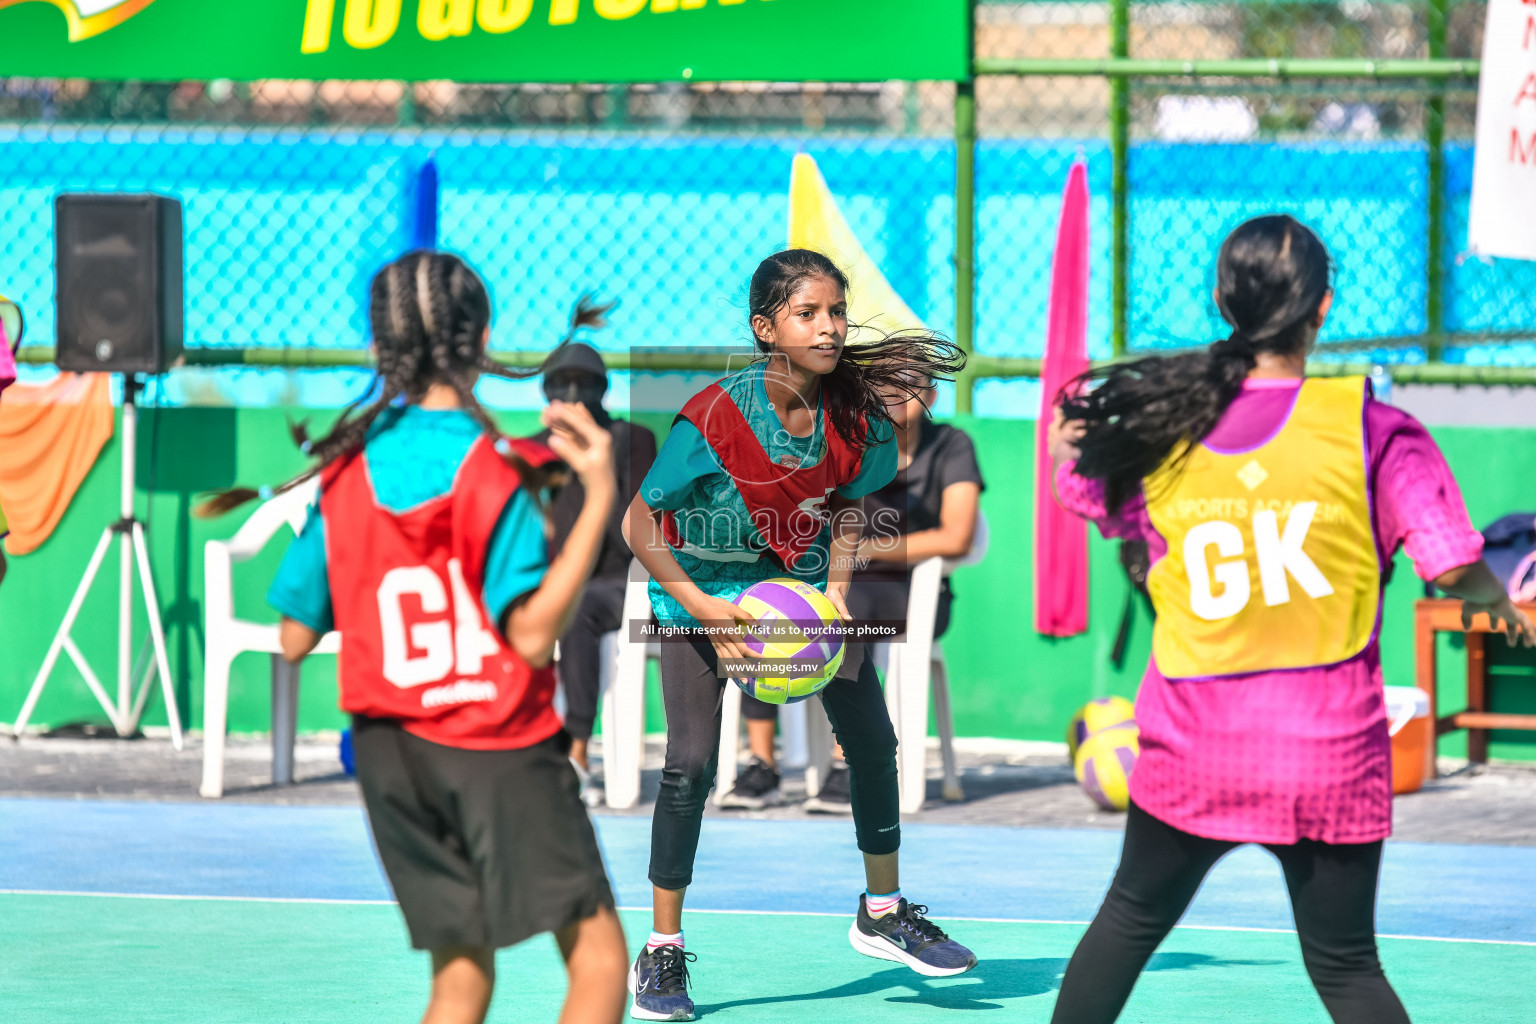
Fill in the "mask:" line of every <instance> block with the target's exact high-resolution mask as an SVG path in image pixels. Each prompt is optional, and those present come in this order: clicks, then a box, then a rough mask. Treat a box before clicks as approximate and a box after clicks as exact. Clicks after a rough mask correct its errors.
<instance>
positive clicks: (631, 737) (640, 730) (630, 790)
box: [598, 558, 661, 808]
mask: <svg viewBox="0 0 1536 1024" xmlns="http://www.w3.org/2000/svg"><path fill="white" fill-rule="evenodd" d="M650 582H651V577H650V574H649V573H647V572H646V571H645V566H643V565H641V564H640V559H638V558H632V559H630V563H629V581H628V583H626V584H625V587H624V610H623V612H622V613H621V614H620V616H619V628H618V630H617V631H615V632H612V633H604V634H603V636H602V638H601V639H600V640H599V641H598V645H599V665H600V666H601V668H600V669H599V672H600V675H599V677H598V689H599V694H600V698H599V699H600V700H601V701H602V710H601V712H600V714H601V716H602V724H603V795H604V799H605V800H606V801H607V803H608V806H609V807H613V808H627V807H633V806H635V805H636V804H638V803H639V802H640V765H641V762H642V761H643V760H644V758H645V667H646V663H647V662H648V661H649V660H650V659H652V658H660V657H661V644H660V643H658V642H656V641H654V640H653V641H650V642H647V643H641V642H637V641H632V640H631V638H630V625H631V623H634V622H649V621H650V619H651V598H650V595H649V594H648V593H646V588H647V586H649V584H650Z"/></svg>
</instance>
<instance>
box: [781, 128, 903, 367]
mask: <svg viewBox="0 0 1536 1024" xmlns="http://www.w3.org/2000/svg"><path fill="white" fill-rule="evenodd" d="M789 245H790V248H792V249H814V250H816V251H817V252H819V253H821V254H822V255H824V256H826V257H828V258H829V259H831V261H832V262H833V263H836V264H837V265H838V266H839V267H840V268H841V269H842V271H843V273H845V274H847V275H848V288H849V291H848V322H849V323H850V324H868V325H869V326H871V327H873V328H876V329H878V330H880V331H886V332H889V331H901V330H923V329H925V328H926V325H925V324H924V323H923V321H922V320H921V319H919V318H918V315H917V314H916V313H914V312H912V310H911V309H910V308H909V307H908V306H907V304H906V303H905V302H903V301H901V296H899V295H897V294H896V289H894V288H892V287H891V283H890V282H889V281H887V280H886V279H885V275H884V274H882V273H880V268H879V267H877V266H875V261H874V260H872V259H870V258H869V253H867V252H865V251H864V247H863V246H862V245H860V244H859V240H858V238H856V237H855V236H854V234H853V229H852V228H850V227H849V226H848V221H847V220H845V219H844V218H843V211H841V210H839V209H838V208H837V200H836V199H834V198H833V197H832V190H831V189H829V188H827V182H826V179H825V178H823V177H822V176H821V168H819V167H817V166H816V161H815V159H814V158H813V157H811V155H810V154H808V153H800V154H798V155H797V156H796V157H795V163H794V167H793V168H792V169H791V170H790V173H789ZM863 340H872V339H869V338H868V336H867V334H866V337H865V338H860V337H859V333H858V332H854V334H853V335H852V336H850V338H849V341H850V342H852V343H853V344H858V343H859V342H860V341H863Z"/></svg>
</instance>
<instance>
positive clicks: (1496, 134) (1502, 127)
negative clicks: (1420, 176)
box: [1467, 0, 1536, 260]
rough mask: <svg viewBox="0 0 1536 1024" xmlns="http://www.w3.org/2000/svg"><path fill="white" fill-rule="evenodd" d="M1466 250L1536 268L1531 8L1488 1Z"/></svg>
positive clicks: (1535, 59) (1532, 2) (1534, 25)
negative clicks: (1528, 262) (1533, 264)
mask: <svg viewBox="0 0 1536 1024" xmlns="http://www.w3.org/2000/svg"><path fill="white" fill-rule="evenodd" d="M1467 248H1468V249H1470V250H1471V251H1472V252H1474V253H1477V254H1479V255H1483V256H1507V257H1510V258H1512V259H1520V260H1536V0H1489V4H1488V23H1487V26H1486V28H1485V30H1484V32H1483V66H1482V75H1481V81H1480V82H1479V85H1478V93H1477V153H1476V156H1475V158H1474V163H1473V169H1472V215H1471V219H1470V223H1469V224H1468V228H1467Z"/></svg>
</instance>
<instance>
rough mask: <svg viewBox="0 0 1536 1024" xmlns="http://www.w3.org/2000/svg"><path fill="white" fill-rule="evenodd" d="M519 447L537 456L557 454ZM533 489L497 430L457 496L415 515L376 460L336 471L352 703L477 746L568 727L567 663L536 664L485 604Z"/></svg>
mask: <svg viewBox="0 0 1536 1024" xmlns="http://www.w3.org/2000/svg"><path fill="white" fill-rule="evenodd" d="M511 443H512V444H513V445H515V446H516V448H517V451H518V453H519V454H520V455H521V456H522V457H523V458H524V459H525V460H527V461H529V462H530V463H535V464H538V463H542V462H546V461H549V460H550V459H552V458H553V454H552V453H550V452H549V451H548V450H547V449H544V448H543V447H542V446H538V445H533V444H531V443H530V442H511ZM520 483H521V481H520V479H519V477H518V474H517V471H516V470H514V469H513V468H512V467H511V466H510V465H508V464H507V462H506V461H505V460H504V459H502V458H501V456H500V455H498V454H497V453H496V449H495V447H494V446H493V444H492V443H491V441H490V440H489V439H488V438H481V439H480V440H478V441H476V442H475V444H474V446H473V447H471V448H470V450H469V454H468V455H466V456H465V457H464V461H463V463H461V464H460V466H459V472H458V475H457V477H456V478H455V479H454V484H453V489H452V490H451V491H449V492H448V493H447V494H444V495H441V496H439V497H437V498H433V499H432V500H431V501H428V502H426V503H424V504H421V505H418V506H416V507H415V508H412V509H410V510H408V511H405V512H398V513H397V512H391V511H390V510H388V509H386V508H384V507H383V506H381V505H380V504H379V503H378V500H377V498H376V497H375V496H374V492H373V485H372V483H371V482H370V480H369V477H368V460H367V457H366V456H365V455H361V454H360V455H356V456H354V457H352V458H349V459H346V460H344V461H341V462H338V463H334V464H333V465H331V466H330V467H328V468H327V470H326V471H325V474H324V476H323V487H322V490H321V495H320V512H321V515H322V516H323V517H324V520H325V544H326V567H327V575H328V576H329V578H330V584H331V604H332V606H333V608H334V610H335V616H336V628H337V629H338V630H339V631H340V632H341V635H342V645H341V658H340V666H339V670H338V674H337V676H338V683H339V687H340V690H341V708H342V710H343V711H348V712H351V713H353V714H361V715H369V716H372V717H376V718H393V719H397V720H398V721H400V722H401V724H402V725H403V726H404V728H405V729H406V731H408V732H410V733H413V734H414V735H417V736H420V737H421V738H423V739H426V740H431V741H432V742H434V743H441V744H444V745H446V746H450V747H461V748H466V749H471V750H510V749H518V748H521V747H527V746H532V745H533V744H535V743H539V742H541V741H543V740H546V739H548V738H549V737H550V736H553V735H554V734H555V733H556V732H557V731H559V729H560V719H559V717H558V716H557V715H556V714H555V711H554V707H553V705H552V701H553V699H554V693H555V674H554V670H553V669H552V668H548V667H546V668H542V669H533V668H530V667H529V666H528V663H527V662H525V661H524V660H523V659H522V658H520V657H519V656H518V655H517V653H516V652H515V651H513V650H512V648H511V647H510V646H508V644H507V642H506V640H505V639H503V637H502V636H501V633H500V632H499V631H498V630H497V628H496V626H495V624H494V623H492V622H491V621H490V620H489V617H488V616H487V615H486V611H485V608H484V607H483V604H482V601H481V598H480V594H481V593H482V588H483V584H484V570H485V559H486V553H487V549H488V548H489V546H490V540H491V536H492V534H493V533H494V531H495V529H496V524H497V522H498V520H499V519H500V518H501V513H502V510H503V509H505V507H506V504H507V502H508V501H509V500H510V499H511V498H512V496H513V494H514V492H516V490H517V488H518V486H519V484H520Z"/></svg>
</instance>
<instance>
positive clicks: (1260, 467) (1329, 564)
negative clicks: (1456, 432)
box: [1144, 377, 1381, 679]
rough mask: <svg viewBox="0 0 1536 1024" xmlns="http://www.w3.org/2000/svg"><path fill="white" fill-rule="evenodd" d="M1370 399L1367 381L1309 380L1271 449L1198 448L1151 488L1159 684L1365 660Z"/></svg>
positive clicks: (1371, 549) (1375, 587) (1373, 573)
mask: <svg viewBox="0 0 1536 1024" xmlns="http://www.w3.org/2000/svg"><path fill="white" fill-rule="evenodd" d="M1365 396H1366V389H1365V381H1364V378H1361V377H1339V378H1331V379H1319V378H1314V379H1308V380H1305V381H1303V382H1302V385H1301V388H1300V389H1299V391H1298V392H1297V395H1296V403H1295V405H1294V407H1293V408H1292V409H1291V413H1290V415H1289V417H1287V418H1286V421H1285V423H1284V425H1283V426H1281V428H1280V430H1279V431H1278V432H1277V433H1276V434H1275V435H1274V436H1273V437H1271V438H1270V439H1269V440H1268V441H1266V442H1264V443H1263V444H1261V445H1259V446H1258V447H1256V448H1251V449H1249V450H1247V451H1241V452H1225V451H1218V450H1215V449H1212V448H1210V447H1208V446H1206V445H1204V444H1199V445H1196V446H1195V448H1194V450H1193V452H1192V453H1191V454H1190V457H1189V459H1188V461H1187V462H1186V463H1184V464H1183V465H1182V466H1180V465H1179V463H1178V459H1177V453H1175V455H1172V456H1170V457H1169V458H1168V460H1167V461H1166V462H1164V464H1163V466H1162V467H1161V468H1159V469H1158V470H1157V472H1155V473H1153V474H1152V475H1151V476H1149V477H1148V478H1147V479H1146V480H1145V481H1144V491H1145V493H1146V497H1147V511H1148V513H1149V514H1150V516H1151V519H1152V525H1153V526H1154V527H1156V529H1157V532H1158V533H1159V534H1161V535H1162V536H1163V537H1164V538H1165V539H1166V540H1167V541H1168V554H1167V555H1166V556H1165V557H1164V558H1162V559H1161V560H1159V561H1158V563H1157V564H1156V565H1155V566H1153V567H1152V571H1151V572H1150V573H1149V574H1148V577H1147V586H1148V588H1149V589H1150V591H1151V594H1152V603H1153V606H1154V607H1155V608H1156V609H1157V624H1156V625H1155V626H1154V627H1153V632H1152V654H1153V657H1155V658H1156V659H1157V667H1158V669H1159V670H1160V671H1161V672H1162V673H1163V675H1164V676H1166V677H1167V678H1170V679H1187V678H1192V677H1202V676H1225V675H1236V674H1239V673H1245V672H1264V671H1271V670H1274V669H1292V668H1311V667H1314V666H1318V665H1332V664H1335V663H1337V662H1341V661H1344V660H1346V659H1348V658H1351V657H1353V656H1355V655H1356V654H1359V653H1360V652H1361V651H1362V650H1364V649H1365V646H1366V644H1367V643H1369V642H1370V639H1371V635H1372V634H1373V633H1374V632H1375V629H1376V616H1377V611H1378V607H1379V605H1380V601H1381V569H1380V566H1379V565H1378V564H1377V557H1376V540H1375V534H1374V531H1373V528H1372V525H1371V502H1370V492H1369V486H1368V483H1367V478H1366V454H1365Z"/></svg>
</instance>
